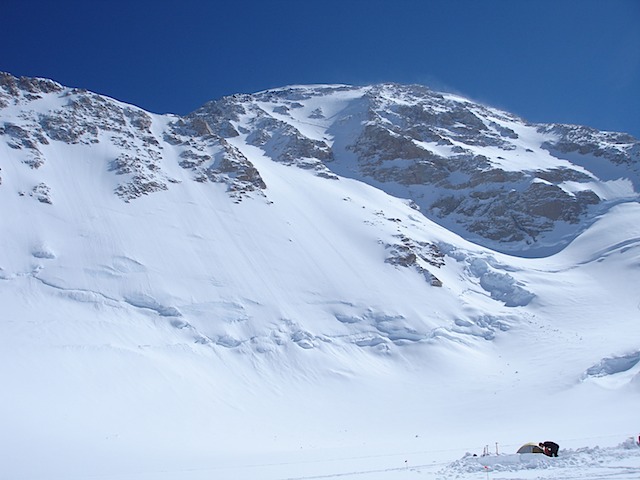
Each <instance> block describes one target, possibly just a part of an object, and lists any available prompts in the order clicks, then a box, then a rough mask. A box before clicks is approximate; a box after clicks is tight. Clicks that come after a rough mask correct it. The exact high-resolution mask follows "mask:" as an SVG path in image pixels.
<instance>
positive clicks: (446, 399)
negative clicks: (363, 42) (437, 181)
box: [0, 83, 640, 480]
mask: <svg viewBox="0 0 640 480" xmlns="http://www.w3.org/2000/svg"><path fill="white" fill-rule="evenodd" d="M28 85H31V86H30V87H29V88H31V90H37V89H39V90H37V91H36V92H35V93H34V92H31V95H35V96H39V97H40V98H36V99H31V100H28V102H29V103H28V108H27V107H25V105H27V103H24V102H26V101H27V100H24V98H26V97H25V95H27V94H26V93H24V92H29V91H30V90H29V88H27V87H24V88H23V89H22V90H20V91H21V92H22V93H20V95H22V96H21V97H15V98H18V100H16V102H13V103H12V102H6V103H7V105H5V107H4V108H2V109H1V110H0V114H1V115H2V117H1V120H0V122H1V123H0V125H1V126H2V128H3V132H4V136H3V137H2V140H3V141H0V169H1V170H0V177H1V179H2V181H1V182H2V183H1V184H0V205H2V214H1V215H0V231H1V232H2V236H1V246H2V248H1V249H0V305H1V307H0V329H1V331H2V334H1V335H0V355H1V360H2V361H1V362H0V383H1V385H2V391H3V394H2V395H0V412H2V413H1V414H0V423H1V425H2V432H3V435H2V445H1V447H2V448H0V452H1V453H0V465H1V466H0V478H7V479H25V480H26V479H29V480H40V479H47V480H51V479H86V478H105V479H110V480H111V479H113V480H116V479H136V480H142V479H172V480H173V479H187V480H195V479H200V478H224V479H227V478H228V479H245V478H246V479H249V478H251V479H253V478H261V479H285V478H288V479H291V478H300V479H302V478H332V477H344V478H367V479H381V478H384V479H393V478H407V477H408V478H412V477H415V478H453V477H457V478H464V479H466V478H469V479H470V478H478V475H481V476H484V475H491V476H492V477H491V478H494V477H493V476H494V475H499V477H495V478H605V476H606V474H607V473H611V472H613V473H615V475H616V478H622V479H626V478H629V479H631V478H638V473H639V472H640V453H639V450H640V449H636V448H635V446H634V445H633V443H632V442H629V441H626V440H627V438H628V437H630V436H636V437H637V435H638V433H640V432H639V431H638V430H639V429H640V426H639V425H638V414H637V405H638V400H640V370H639V369H640V342H639V339H640V321H639V320H640V295H639V294H638V291H637V288H636V285H637V284H638V283H639V282H640V269H639V267H640V223H639V222H638V219H639V218H640V205H639V204H638V203H637V201H635V199H634V198H631V199H630V201H623V200H624V199H623V198H622V197H624V195H621V196H619V197H617V200H618V201H617V202H616V204H615V205H612V206H611V208H608V209H606V210H604V211H603V212H601V214H599V215H597V216H595V217H594V218H592V219H590V220H588V221H585V223H584V225H583V228H582V229H581V230H580V231H581V233H579V235H578V236H577V237H576V238H575V239H574V240H573V241H572V242H571V243H570V244H569V245H568V246H566V248H562V249H561V250H560V251H558V252H557V253H554V254H553V255H547V256H538V258H526V257H525V256H519V255H518V256H511V255H507V254H504V253H499V252H496V251H494V250H491V249H488V248H486V247H482V246H478V245H477V244H474V243H471V242H469V241H468V240H465V239H464V238H462V237H461V236H459V235H458V234H455V233H452V232H451V231H450V230H447V229H446V228H445V227H444V226H442V225H438V224H436V223H434V222H433V221H431V220H430V219H428V218H427V217H425V216H424V215H423V214H421V213H420V211H418V210H416V209H415V208H414V204H413V203H412V202H411V201H408V200H406V199H402V198H398V197H394V196H392V195H390V194H389V193H385V192H384V191H383V190H381V189H379V188H376V185H375V182H372V183H373V184H372V185H370V184H367V183H366V182H364V181H363V180H364V178H362V177H361V176H360V175H349V176H347V175H345V172H346V170H347V169H348V164H347V163H346V162H347V160H348V157H347V156H345V157H340V158H336V159H334V162H335V163H336V168H335V172H332V171H330V172H329V173H330V174H328V173H327V170H325V169H324V168H325V167H324V166H326V165H328V166H329V167H330V166H331V162H327V163H326V164H323V165H324V166H323V165H320V164H317V163H312V166H311V168H306V167H308V165H306V166H305V165H301V164H300V162H298V160H301V159H304V158H306V159H307V160H308V161H311V160H313V157H300V158H298V157H295V158H294V157H292V159H293V160H292V161H293V163H290V162H289V161H283V158H282V157H279V155H283V152H285V153H286V152H287V151H290V150H287V148H290V146H291V142H292V140H291V138H297V140H296V141H299V142H302V143H301V144H304V145H306V146H307V147H309V145H311V147H309V148H312V149H313V151H314V152H316V154H318V153H317V152H321V151H322V148H321V147H320V146H318V144H313V143H311V144H309V143H308V142H307V140H300V138H301V137H300V138H298V137H295V136H294V137H287V135H284V136H283V137H278V136H276V135H271V136H270V137H269V138H270V140H265V142H264V143H260V144H258V143H257V142H252V141H251V135H252V134H253V133H254V130H255V129H254V123H252V122H254V119H255V118H262V117H256V116H253V115H248V114H246V115H247V116H245V117H243V116H242V115H239V116H238V117H237V119H232V120H231V121H230V123H229V124H230V125H231V126H232V127H233V128H234V129H235V130H236V132H237V135H235V136H229V137H226V138H225V139H224V141H222V140H220V138H219V137H218V136H216V135H209V134H205V135H204V136H203V137H197V136H194V137H189V136H188V135H187V133H186V132H188V131H189V130H188V129H189V128H198V126H197V125H196V126H195V127H194V126H193V125H191V126H189V124H188V123H186V124H185V126H183V127H180V128H182V130H178V127H176V125H177V124H176V121H177V120H176V118H175V117H168V116H158V115H153V114H149V113H147V112H142V111H140V110H139V109H136V108H135V107H131V106H128V105H124V104H121V103H119V102H115V101H113V100H111V99H104V98H103V97H100V98H95V97H91V96H89V97H87V96H86V95H87V94H85V93H83V92H72V91H70V90H68V89H64V87H61V86H56V85H57V84H53V83H51V84H49V83H45V86H46V88H45V87H42V86H39V87H37V88H36V87H34V86H33V85H36V84H35V83H33V84H28ZM36 86H37V85H36ZM314 88H319V87H314ZM322 88H325V87H322ZM326 88H328V89H329V90H330V91H331V92H333V93H332V97H331V98H332V100H331V101H326V99H325V98H324V97H320V98H315V97H314V98H312V99H310V100H305V99H300V100H299V102H303V101H304V103H301V105H302V107H297V108H294V109H293V111H294V112H295V114H291V117H290V118H289V117H287V118H289V119H288V120H287V122H290V124H292V123H295V126H296V129H299V130H298V131H299V132H303V133H304V136H305V137H304V138H307V139H311V140H316V141H325V140H326V141H339V139H338V137H337V136H333V137H330V136H329V133H330V130H331V129H332V128H336V127H335V124H334V123H333V122H329V121H328V120H326V119H327V118H331V117H332V116H335V115H336V114H337V112H344V109H345V108H350V107H349V105H351V107H354V101H355V100H354V99H357V98H360V97H358V95H360V93H358V94H357V95H356V93H357V92H358V90H357V89H350V88H341V87H340V86H331V87H326ZM47 89H50V90H52V91H47ZM86 98H88V100H84V99H86ZM65 99H66V100H65ZM66 101H69V102H72V103H73V102H76V103H73V104H75V105H79V106H78V107H77V108H76V109H75V110H74V112H75V113H74V114H73V116H70V117H65V118H67V120H66V121H65V122H66V123H65V122H63V123H62V125H63V127H61V128H62V130H61V131H60V132H63V133H64V134H65V135H67V136H66V137H65V138H66V140H62V139H61V138H62V135H63V133H60V132H58V131H57V130H55V129H53V127H51V125H52V124H55V118H59V117H58V116H57V115H61V114H60V113H56V114H55V115H53V114H52V113H51V112H55V111H56V109H60V108H67V107H65V105H67V104H66V103H65V102H66ZM291 101H292V100H291ZM20 102H22V103H20ZM33 102H36V103H35V104H34V103H33ZM356 103H357V102H356ZM259 106H260V108H266V103H265V102H264V101H263V103H262V104H259ZM98 107H99V108H100V110H97V111H98V112H99V115H98V116H99V117H100V118H101V119H102V120H103V121H104V123H102V124H101V123H96V122H97V120H96V119H95V118H94V117H93V116H92V115H94V113H91V112H94V110H95V109H98ZM271 107H272V106H271V105H270V106H269V108H271ZM354 108H355V107H354ZM318 109H320V110H318ZM282 111H284V110H282ZM313 112H316V114H315V117H317V118H315V119H312V120H315V122H314V123H313V124H308V125H307V126H306V127H304V129H303V127H302V126H301V125H302V122H303V120H304V119H306V120H304V121H307V120H309V118H308V117H309V116H313V115H314V114H313ZM45 114H47V115H50V117H51V118H49V117H46V115H45ZM280 115H282V118H284V114H280ZM296 115H297V116H298V117H296ZM323 117H324V119H323ZM356 117H357V116H356ZM356 117H349V118H356ZM47 118H49V119H48V120H47ZM344 118H347V117H344ZM80 120H81V121H80ZM283 121H284V120H283ZM47 122H48V123H47ZM74 122H75V123H74ZM347 123H349V121H347ZM356 123H357V122H356ZM76 125H77V130H75V126H76ZM96 125H97V126H96ZM208 125H211V124H208ZM354 125H355V124H354ZM354 125H352V127H353V128H354V129H355V128H356V126H354ZM16 127H19V128H20V129H22V132H23V133H21V131H20V130H17V129H16ZM45 127H46V128H45ZM93 127H95V128H93ZM203 128H204V127H203ZM207 128H209V127H207ZM221 128H222V127H221ZM225 128H226V127H225ZM279 128H280V127H279ZM346 128H347V130H344V131H342V134H343V135H344V137H343V138H346V137H348V136H349V135H350V134H349V133H348V132H349V131H352V132H355V130H348V128H351V127H348V126H347V127H346ZM40 129H42V130H40ZM11 132H13V133H11ZM24 132H26V133H24ZM52 132H58V133H52ZM345 132H346V133H345ZM38 135H41V136H42V138H44V141H43V140H42V139H40V140H38V138H39V137H38ZM207 135H209V136H207ZM168 136H172V137H171V138H172V140H171V141H169V140H167V138H168ZM332 139H334V140H332ZM12 142H13V143H12ZM29 142H33V143H32V144H30V143H29ZM189 142H191V143H189ZM344 142H345V143H346V140H345V141H344ZM17 144H19V147H20V148H16V145H17ZM283 144H286V145H288V147H287V148H284V147H282V145H283ZM301 144H298V146H299V145H301ZM12 145H13V146H12ZM30 145H31V146H30ZM305 148H306V147H305ZM336 148H337V147H336ZM187 149H190V150H189V151H193V152H196V153H197V155H200V156H202V158H204V157H205V156H207V155H208V156H209V159H212V160H211V161H212V162H214V164H213V166H214V167H215V168H216V169H217V170H215V171H213V170H211V169H209V170H202V171H200V170H198V169H199V168H201V166H202V165H204V164H202V165H200V164H197V162H198V161H199V160H197V158H198V157H197V156H196V157H194V156H193V155H191V156H185V155H184V152H185V151H187ZM153 152H156V153H153ZM318 155H320V154H318ZM221 156H222V157H221ZM219 158H223V159H226V160H227V161H228V162H229V163H227V164H224V163H222V165H220V164H217V163H215V162H218V161H219V160H217V159H219ZM114 159H115V160H114ZM117 159H120V161H117ZM185 159H188V160H190V161H192V163H189V164H188V165H187V166H184V163H183V162H184V161H185ZM229 159H231V160H233V161H231V160H229ZM34 162H35V163H39V162H41V164H39V165H38V166H37V167H36V166H35V164H34ZM233 162H236V163H233ZM229 164H232V165H233V166H234V168H236V170H230V169H229V168H230V167H229ZM227 167H229V168H227ZM301 167H302V168H301ZM503 167H504V165H503ZM212 168H213V167H212ZM252 169H253V170H252ZM254 170H255V171H254ZM203 172H204V173H203ZM255 172H257V174H259V180H261V181H262V182H264V185H266V188H258V187H256V185H260V182H259V181H258V180H257V177H256V176H255V175H256V173H255ZM201 174H202V175H204V177H197V176H198V175H201ZM194 175H195V176H196V178H200V180H197V181H194ZM252 175H253V176H252ZM630 176H631V177H632V176H633V175H632V174H630ZM348 177H357V178H348ZM238 185H239V187H238ZM123 186H124V187H123ZM236 187H237V188H238V189H236V190H234V188H236ZM254 187H255V188H254ZM567 188H569V187H567ZM623 190H624V189H623ZM114 192H116V194H115V195H114ZM238 192H241V193H238ZM236 194H237V195H236ZM632 197H633V196H632ZM625 198H626V197H625ZM547 439H553V440H555V441H557V442H558V443H560V445H561V447H562V449H563V450H561V458H560V459H558V460H556V459H548V460H546V459H543V462H544V461H546V462H547V463H541V464H535V465H533V467H535V468H532V467H531V465H530V464H527V465H525V466H522V465H520V464H513V463H512V464H508V465H507V466H502V467H500V466H497V465H501V464H500V463H499V461H498V460H502V459H500V458H498V460H496V461H492V462H489V463H491V467H490V469H489V471H487V470H486V469H485V467H484V465H483V464H482V463H479V462H478V458H477V457H470V456H465V454H466V453H467V452H471V453H476V454H478V455H479V454H481V453H482V450H483V448H484V447H485V446H486V445H489V446H490V447H491V448H490V450H491V451H492V452H493V451H494V444H495V443H496V442H497V443H498V444H499V448H500V450H501V452H503V453H513V452H515V450H516V449H517V448H518V447H519V445H520V444H522V443H525V442H527V441H543V440H547ZM623 442H624V443H623ZM596 445H599V446H600V448H596ZM505 461H506V460H505ZM549 462H555V463H551V464H549ZM485 463H487V462H485ZM581 475H582V476H581Z"/></svg>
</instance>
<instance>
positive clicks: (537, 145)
mask: <svg viewBox="0 0 640 480" xmlns="http://www.w3.org/2000/svg"><path fill="white" fill-rule="evenodd" d="M0 86H2V90H3V95H2V97H1V99H0V101H1V102H2V103H1V104H2V105H4V106H5V110H6V109H7V107H8V106H9V105H11V107H12V108H11V109H15V108H18V109H23V111H22V112H21V113H20V114H19V115H18V117H19V118H18V119H15V121H6V120H5V122H4V127H3V128H2V131H1V132H0V134H2V135H3V137H4V138H5V139H7V140H8V144H9V145H10V146H11V147H12V148H14V149H23V151H24V152H25V153H27V155H24V157H26V158H24V159H23V160H22V161H23V162H24V163H26V164H27V165H30V166H33V167H35V168H37V167H39V166H40V165H42V163H43V162H44V161H45V160H46V159H45V157H44V155H43V153H42V152H41V151H40V149H39V148H38V145H46V144H48V143H49V142H51V141H61V142H65V143H68V144H92V143H98V142H100V140H99V139H98V135H99V134H100V133H102V134H103V135H102V136H103V137H104V136H106V132H111V134H110V138H109V140H108V141H109V142H110V143H111V144H113V145H114V146H116V147H118V148H119V149H120V150H121V153H119V154H118V155H117V156H115V158H113V159H112V160H111V161H110V164H109V169H110V170H111V171H113V172H114V173H115V174H116V175H118V176H120V179H121V181H120V182H119V184H118V186H117V187H116V189H115V192H116V194H118V195H119V196H120V197H121V198H122V199H123V200H125V201H127V202H128V201H131V200H133V199H135V198H138V197H140V196H141V195H145V194H149V193H152V192H158V191H161V190H167V189H169V188H170V186H171V184H177V183H180V182H179V181H178V180H177V179H176V178H173V177H172V176H171V175H168V174H167V173H166V172H165V171H164V168H163V167H164V162H162V161H161V158H162V154H163V149H164V146H165V145H166V146H167V147H168V148H171V149H174V150H176V149H177V150H180V153H179V157H180V160H179V165H180V166H181V167H182V168H184V169H186V170H188V171H190V172H192V176H193V179H195V180H196V181H198V182H218V183H223V184H226V185H227V187H228V189H229V192H230V193H231V194H232V195H233V196H234V197H235V198H236V199H238V200H240V199H241V198H243V196H245V195H246V194H248V193H250V192H254V193H260V194H262V195H267V193H266V191H267V189H268V185H266V184H265V182H264V180H263V179H262V177H261V175H260V171H259V169H256V168H255V166H254V165H253V164H252V162H251V161H250V159H248V158H246V156H245V155H243V154H242V152H241V149H239V148H238V147H237V145H236V146H234V145H233V142H230V141H231V140H234V141H237V140H238V137H242V142H243V144H246V145H249V146H254V147H258V148H259V149H261V150H262V151H263V152H265V154H266V155H267V156H269V157H270V158H271V159H273V160H274V161H277V162H280V163H283V164H285V165H295V166H297V167H300V168H304V169H309V170H313V171H314V172H315V173H316V174H317V175H321V176H323V177H325V178H329V179H337V178H338V176H342V177H351V178H355V179H357V180H359V181H364V182H366V183H370V184H371V185H373V186H375V187H376V188H380V189H382V190H384V191H386V192H387V193H390V194H392V195H395V196H398V197H402V198H407V199H409V200H412V201H413V202H414V203H415V204H416V205H417V206H419V207H420V210H421V212H422V213H423V214H424V215H425V216H427V217H428V218H429V219H431V220H433V221H436V222H437V223H440V224H442V225H444V226H446V227H447V228H449V229H451V230H453V231H455V232H456V233H458V234H460V235H462V236H464V237H466V238H469V239H471V240H473V241H474V242H476V243H479V244H482V245H485V246H488V247H491V248H493V249H496V250H500V251H504V252H508V253H511V254H523V255H527V256H531V255H534V256H537V255H545V254H547V253H550V252H555V251H558V250H559V249H561V248H563V247H564V246H565V245H566V244H567V243H568V241H570V240H571V239H572V238H575V236H576V235H577V234H578V233H579V232H581V231H582V230H583V229H584V225H588V224H590V222H591V221H592V220H593V219H594V218H596V217H597V215H598V214H600V213H601V212H603V211H605V210H606V209H607V208H609V207H610V206H611V205H614V204H616V203H618V202H620V201H623V202H624V201H628V200H633V199H637V198H638V191H639V185H640V180H639V178H640V175H639V168H640V167H638V165H639V164H640V143H639V142H638V141H637V140H636V139H635V138H633V137H632V136H630V135H627V134H621V133H613V132H599V131H597V130H594V129H591V128H588V127H580V126H572V125H560V124H540V125H535V124H530V123H528V122H526V121H524V120H521V119H519V118H518V117H516V116H514V115H511V114H509V113H506V112H503V111H500V110H497V109H494V108H490V107H486V106H483V105H480V104H477V103H474V102H471V101H469V100H466V99H464V98H462V97H460V96H457V95H451V94H441V93H438V92H434V91H432V90H430V89H428V88H427V87H423V86H418V85H399V84H380V85H373V86H366V87H354V86H348V85H314V86H290V87H282V88H278V89H270V90H265V91H263V92H259V93H256V94H238V95H232V96H229V97H224V98H222V99H219V100H214V101H210V102H207V103H206V104H204V105H203V106H202V107H201V108H199V109H197V110H195V111H194V112H192V113H190V114H188V115H186V116H184V117H175V116H172V115H166V116H157V115H154V116H153V118H157V119H160V118H161V119H163V120H162V121H156V124H163V126H162V127H161V129H162V130H157V131H156V132H152V130H151V126H152V123H153V121H152V116H151V114H149V113H147V112H144V111H143V110H141V109H139V108H137V107H131V106H128V105H125V104H122V103H120V102H116V101H113V100H111V99H107V98H106V97H103V96H100V95H96V94H92V93H90V92H87V91H84V90H78V89H68V88H64V87H62V86H61V85H59V84H57V83H56V82H53V81H48V80H44V79H28V78H21V79H17V78H15V77H12V76H11V75H9V74H3V76H2V80H1V82H0ZM42 96H46V97H47V98H49V99H50V100H51V98H50V97H52V96H57V97H58V98H57V100H56V101H54V102H52V105H50V106H47V107H45V108H44V109H43V111H38V110H37V108H30V107H36V105H37V104H38V103H37V101H38V100H40V101H42ZM54 105H55V106H54ZM29 120H30V121H29ZM625 178H626V179H627V180H624V179H625ZM45 187H46V185H44V186H41V187H38V191H39V192H44V191H46V190H47V189H46V188H45ZM33 188H36V186H34V187H32V189H31V190H32V191H33ZM37 195H39V196H38V198H42V199H43V200H46V199H47V198H49V201H50V196H51V195H49V196H47V195H46V194H43V193H39V194H37ZM267 196H268V195H267ZM567 232H573V233H571V234H569V235H567Z"/></svg>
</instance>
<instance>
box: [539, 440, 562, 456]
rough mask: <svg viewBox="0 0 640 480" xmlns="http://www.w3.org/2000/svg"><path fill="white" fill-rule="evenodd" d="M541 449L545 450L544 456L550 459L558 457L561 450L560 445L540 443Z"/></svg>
mask: <svg viewBox="0 0 640 480" xmlns="http://www.w3.org/2000/svg"><path fill="white" fill-rule="evenodd" d="M538 445H539V446H540V448H542V449H543V450H544V454H545V455H547V456H549V457H557V456H558V450H560V445H558V444H557V443H554V442H548V441H547V442H540V443H539V444H538Z"/></svg>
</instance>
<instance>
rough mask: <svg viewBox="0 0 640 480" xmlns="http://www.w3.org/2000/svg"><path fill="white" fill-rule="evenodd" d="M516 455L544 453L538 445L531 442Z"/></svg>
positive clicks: (523, 446)
mask: <svg viewBox="0 0 640 480" xmlns="http://www.w3.org/2000/svg"><path fill="white" fill-rule="evenodd" d="M516 453H544V450H543V449H542V448H540V447H539V446H538V444H537V443H533V442H529V443H525V444H524V445H522V446H521V447H520V448H519V449H518V451H517V452H516Z"/></svg>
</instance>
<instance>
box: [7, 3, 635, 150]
mask: <svg viewBox="0 0 640 480" xmlns="http://www.w3.org/2000/svg"><path fill="white" fill-rule="evenodd" d="M0 70H3V71H7V72H9V73H12V74H14V75H17V76H21V75H26V76H39V77H47V78H52V79H54V80H56V81H58V82H60V83H62V84H64V85H67V86H74V87H82V88H87V89H89V90H92V91H95V92H98V93H102V94H105V95H109V96H111V97H114V98H117V99H119V100H122V101H124V102H128V103H132V104H135V105H138V106H140V107H142V108H145V109H147V110H150V111H153V112H157V113H165V112H172V113H178V114H184V113H188V112H190V111H192V110H194V109H195V108H197V107H199V106H200V105H202V104H203V103H204V102H206V101H207V100H211V99H214V98H219V97H221V96H223V95H227V94H232V93H251V92H255V91H259V90H264V89H267V88H271V87H278V86H284V85H290V84H307V83H348V84H358V85H360V84H370V83H378V82H399V83H421V84H425V85H428V86H431V87H432V88H434V89H439V90H448V91H453V92H457V93H460V94H462V95H465V96H467V97H470V98H472V99H474V100H477V101H481V102H484V103H486V104H489V105H492V106H495V107H499V108H503V109H506V110H508V111H511V112H513V113H516V114H518V115H521V116H522V117H524V118H525V119H527V120H530V121H535V122H565V123H578V124H585V125H590V126H593V127H596V128H599V129H604V130H617V131H625V132H629V133H632V134H634V135H635V136H636V137H638V138H640V0H573V1H568V0H538V1H533V0H494V1H481V0H477V1H471V0H448V1H445V0H438V1H429V0H388V1H383V0H323V1H319V0H318V1H316V0H272V1H269V0H262V1H257V0H226V1H217V0H211V1H194V0H176V1H164V0H156V1H142V0H128V1H121V0H110V1H103V0H87V1H82V2H81V1H65V0H60V1H40V2H38V1H27V0H3V2H2V4H1V5H0Z"/></svg>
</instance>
